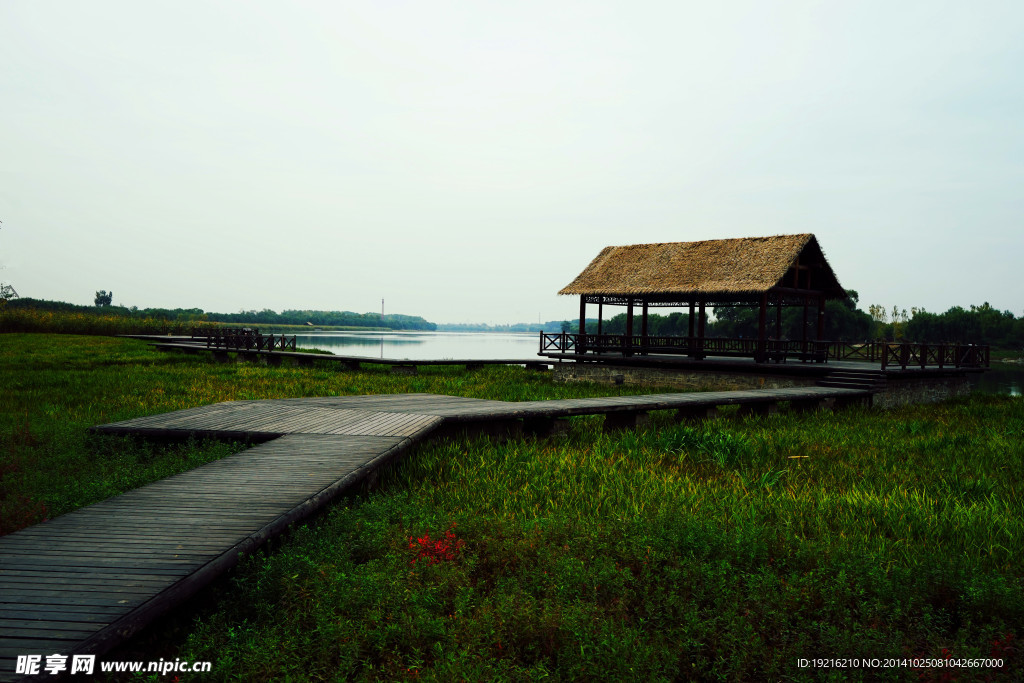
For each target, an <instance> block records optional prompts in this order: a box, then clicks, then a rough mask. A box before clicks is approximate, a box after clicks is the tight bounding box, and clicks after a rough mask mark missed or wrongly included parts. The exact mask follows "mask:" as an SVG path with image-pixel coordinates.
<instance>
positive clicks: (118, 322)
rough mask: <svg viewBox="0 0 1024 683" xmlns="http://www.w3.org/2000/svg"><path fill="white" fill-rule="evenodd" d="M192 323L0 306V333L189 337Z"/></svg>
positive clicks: (193, 324)
mask: <svg viewBox="0 0 1024 683" xmlns="http://www.w3.org/2000/svg"><path fill="white" fill-rule="evenodd" d="M195 326H196V322H195V321H193V320H165V319H162V318H135V317H129V316H123V315H109V314H104V313H101V312H99V311H97V312H96V313H78V312H74V311H42V310H38V309H34V308H13V307H10V306H3V305H0V332H37V333H51V334H100V335H115V334H188V333H189V332H190V331H191V330H192V328H193V327H195Z"/></svg>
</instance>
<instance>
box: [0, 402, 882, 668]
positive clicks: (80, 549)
mask: <svg viewBox="0 0 1024 683" xmlns="http://www.w3.org/2000/svg"><path fill="white" fill-rule="evenodd" d="M870 395H871V394H870V392H868V391H864V390H856V389H842V388H829V387H801V388H792V389H764V390H753V391H726V392H702V393H678V394H676V393H674V394H652V395H646V396H617V397H606V398H585V399H565V400H552V401H525V402H505V401H490V400H480V399H470V398H460V397H455V396H438V395H433V394H393V395H380V396H348V397H345V396H341V397H323V398H300V399H284V400H268V401H231V402H225V403H217V404H213V405H209V406H203V407H199V408H191V409H188V410H180V411H177V412H173V413H165V414H162V415H152V416H148V417H140V418H135V419H131V420H125V421H123V422H116V423H113V424H109V425H102V426H99V427H94V428H93V431H94V432H97V433H103V434H135V435H143V436H155V437H185V436H189V435H197V436H207V437H222V438H233V439H247V440H253V441H260V442H261V443H259V444H258V445H256V446H254V447H253V448H250V449H248V450H245V451H243V452H241V453H237V454H235V455H232V456H229V457H227V458H223V459H221V460H217V461H215V462H212V463H209V464H207V465H203V466H202V467H198V468H196V469H194V470H191V471H189V472H185V473H182V474H178V475H175V476H173V477H169V478H167V479H163V480H161V481H158V482H154V483H152V484H149V485H148V486H143V487H142V488H139V489H136V490H134V491H129V492H127V493H124V494H121V495H119V496H115V497H113V498H110V499H108V500H105V501H102V502H100V503H96V504H94V505H90V506H88V507H85V508H81V509H79V510H76V511H74V512H71V513H69V514H66V515H63V516H61V517H58V518H56V519H53V520H50V521H48V522H44V523H42V524H38V525H36V526H33V527H30V528H28V529H24V530H22V531H18V532H16V533H13V534H9V535H7V536H4V537H2V538H0V681H11V680H18V679H19V678H20V676H18V675H16V674H15V661H16V657H17V656H18V655H41V656H42V657H43V659H42V662H43V664H44V665H45V662H46V657H47V656H48V655H52V654H54V653H60V654H62V655H72V654H93V655H102V654H104V653H105V652H107V651H109V650H110V649H111V648H113V647H114V646H116V645H117V644H119V643H121V642H123V641H125V640H127V639H128V638H130V637H131V636H132V635H133V634H134V633H135V632H137V631H138V630H139V629H140V628H142V627H143V626H145V625H146V624H147V623H149V622H151V621H152V620H154V619H155V618H157V617H158V616H160V615H161V614H163V613H165V612H167V611H168V610H170V609H171V608H173V607H174V606H175V605H177V604H179V603H181V602H183V601H184V600H186V599H188V598H189V597H190V596H192V595H194V594H195V593H196V592H197V591H199V590H200V589H201V588H202V587H203V586H205V585H207V584H209V583H210V582H211V581H213V580H214V579H215V578H217V577H218V576H221V575H222V574H224V573H225V572H226V571H227V570H229V569H230V568H231V567H233V566H234V565H235V564H237V562H238V560H239V557H240V556H242V555H245V554H248V553H251V552H253V551H254V550H255V549H257V548H259V547H260V546H261V545H262V544H263V543H264V542H265V541H267V540H268V539H270V538H273V537H274V536H277V535H279V534H280V533H282V532H283V531H284V530H285V529H287V527H288V526H289V525H291V524H293V523H295V522H297V521H300V520H302V519H304V518H305V517H308V516H309V515H310V514H312V513H313V512H315V511H317V510H318V509H320V508H322V507H324V506H325V505H327V504H328V503H329V502H330V501H331V500H333V499H335V498H336V497H337V496H338V495H339V494H340V493H341V492H342V491H344V490H345V489H348V488H349V487H351V486H353V485H354V484H357V483H359V482H361V481H363V480H365V479H366V478H367V477H370V476H371V475H372V474H373V473H374V471H375V470H376V468H378V467H379V466H380V465H382V464H384V463H386V462H387V461H389V460H391V459H393V458H394V457H396V456H397V455H399V454H400V453H402V452H403V451H405V450H406V449H408V448H409V447H410V446H411V445H413V444H414V443H416V442H417V441H419V440H421V439H423V438H424V437H426V436H427V435H429V434H431V433H432V432H435V431H436V430H437V429H438V428H439V427H442V426H444V425H447V426H449V427H452V426H454V427H456V428H465V427H467V426H470V427H472V426H473V425H476V426H478V427H487V428H498V429H500V430H503V431H504V430H506V429H509V428H510V427H518V428H519V429H521V430H524V431H529V432H534V433H544V432H547V431H549V430H550V429H551V428H552V426H553V424H554V421H555V420H556V419H558V418H562V417H568V416H573V415H590V414H604V415H605V416H606V417H605V419H606V425H608V426H609V427H628V426H631V425H634V424H636V421H637V419H638V418H639V417H640V416H642V415H644V414H645V413H646V412H648V411H651V410H667V409H674V410H677V411H679V414H680V417H686V416H696V417H704V416H707V414H708V411H710V410H714V409H715V407H716V406H722V405H740V406H742V407H743V409H744V410H748V411H752V412H768V411H771V410H772V409H773V408H774V406H776V405H778V403H779V402H789V403H791V404H792V405H794V406H797V407H800V408H813V407H817V406H820V405H823V404H830V403H832V402H858V401H865V400H868V399H869V397H870ZM510 431H512V432H513V433H514V432H516V431H517V430H516V429H511V430H510ZM68 661H69V662H70V660H68ZM42 671H43V670H42V667H40V672H42ZM43 678H44V679H47V680H52V679H53V677H52V676H48V675H46V674H44V675H43Z"/></svg>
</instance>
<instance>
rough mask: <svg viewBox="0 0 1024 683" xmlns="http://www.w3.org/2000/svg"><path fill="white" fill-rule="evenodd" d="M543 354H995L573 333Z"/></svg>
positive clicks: (933, 357)
mask: <svg viewBox="0 0 1024 683" xmlns="http://www.w3.org/2000/svg"><path fill="white" fill-rule="evenodd" d="M540 353H541V354H550V353H572V354H577V355H579V354H587V353H595V354H597V353H613V354H614V353H621V354H622V355H624V356H631V355H647V354H668V355H688V356H693V357H696V358H703V357H705V356H733V357H746V358H755V359H758V360H774V361H777V362H781V361H785V360H786V359H789V358H793V359H799V360H804V361H808V360H813V361H817V362H827V361H829V360H857V361H866V362H869V363H880V364H881V366H882V369H885V368H887V367H890V366H892V367H896V366H898V367H900V368H901V369H903V370H906V369H907V368H908V367H920V368H926V367H928V368H936V367H937V368H946V367H951V368H980V367H988V366H989V362H990V349H989V347H988V346H987V345H981V344H917V343H911V342H886V341H865V342H845V341H811V340H807V341H803V340H792V339H767V340H765V341H764V342H760V341H758V340H757V339H749V338H746V339H743V338H728V337H707V338H704V339H699V338H696V337H694V338H691V337H652V336H647V337H644V336H640V335H632V336H630V335H624V334H582V335H581V334H573V333H570V332H557V333H548V332H541V333H540Z"/></svg>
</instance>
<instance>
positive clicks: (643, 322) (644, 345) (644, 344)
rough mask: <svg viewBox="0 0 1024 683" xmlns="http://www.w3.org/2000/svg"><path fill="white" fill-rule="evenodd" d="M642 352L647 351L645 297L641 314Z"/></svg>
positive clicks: (644, 353)
mask: <svg viewBox="0 0 1024 683" xmlns="http://www.w3.org/2000/svg"><path fill="white" fill-rule="evenodd" d="M640 353H641V354H643V355H646V353H647V299H644V308H643V313H641V315H640Z"/></svg>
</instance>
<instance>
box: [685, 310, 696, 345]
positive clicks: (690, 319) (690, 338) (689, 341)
mask: <svg viewBox="0 0 1024 683" xmlns="http://www.w3.org/2000/svg"><path fill="white" fill-rule="evenodd" d="M693 307H694V301H693V299H690V315H689V316H687V324H688V326H689V328H690V332H689V334H688V335H687V340H686V346H687V348H688V349H689V351H690V354H689V355H690V357H691V358H696V357H697V353H696V347H695V346H694V340H693V324H694V322H695V321H694V316H695V315H696V314H695V313H694V311H693Z"/></svg>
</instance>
